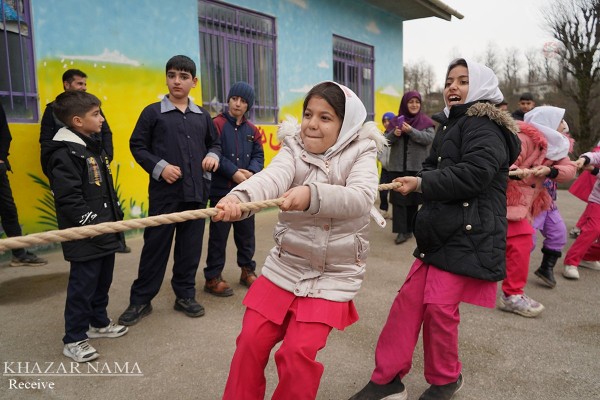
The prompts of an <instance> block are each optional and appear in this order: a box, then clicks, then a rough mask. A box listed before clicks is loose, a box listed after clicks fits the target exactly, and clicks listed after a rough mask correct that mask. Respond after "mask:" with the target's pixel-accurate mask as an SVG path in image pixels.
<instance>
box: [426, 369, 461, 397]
mask: <svg viewBox="0 0 600 400" xmlns="http://www.w3.org/2000/svg"><path fill="white" fill-rule="evenodd" d="M462 386H463V376H462V374H460V375H458V380H457V381H456V382H452V383H449V384H447V385H440V386H438V385H431V386H429V389H427V390H426V391H425V392H423V394H422V395H421V397H419V400H450V399H451V398H452V396H454V395H455V394H456V392H458V391H459V390H460V389H461V388H462Z"/></svg>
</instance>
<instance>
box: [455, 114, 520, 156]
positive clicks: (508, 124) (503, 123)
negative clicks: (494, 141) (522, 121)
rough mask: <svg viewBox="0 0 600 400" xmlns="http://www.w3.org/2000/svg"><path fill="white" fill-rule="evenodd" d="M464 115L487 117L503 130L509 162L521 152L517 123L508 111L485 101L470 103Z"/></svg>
mask: <svg viewBox="0 0 600 400" xmlns="http://www.w3.org/2000/svg"><path fill="white" fill-rule="evenodd" d="M466 115H468V116H471V117H487V118H489V119H490V120H492V121H493V122H494V123H495V124H496V125H498V126H499V127H500V129H501V130H502V132H504V137H505V139H506V146H507V148H508V155H509V164H513V163H514V162H515V161H516V159H517V157H519V153H520V152H521V141H520V140H519V137H518V136H517V133H518V132H519V125H517V122H516V121H515V120H514V119H513V118H512V117H511V116H510V114H509V113H508V111H502V110H500V109H499V108H497V107H496V106H495V105H493V104H490V103H487V102H476V103H474V104H472V105H471V106H470V107H469V108H468V110H467V113H466Z"/></svg>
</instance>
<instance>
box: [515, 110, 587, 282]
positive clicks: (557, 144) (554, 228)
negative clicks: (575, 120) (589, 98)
mask: <svg viewBox="0 0 600 400" xmlns="http://www.w3.org/2000/svg"><path fill="white" fill-rule="evenodd" d="M564 116H565V109H564V108H559V107H552V106H540V107H536V108H534V109H533V110H531V111H529V112H528V113H526V114H525V117H524V121H525V122H527V123H528V124H531V125H533V126H534V127H535V128H536V129H537V130H539V131H540V132H541V133H542V134H543V135H544V137H545V138H546V140H547V142H548V152H547V155H546V157H547V159H548V160H547V161H546V162H545V164H546V165H549V169H550V172H549V175H547V176H546V177H545V179H544V181H543V187H544V188H545V189H546V190H547V192H548V195H549V196H550V199H551V202H550V208H549V209H548V210H543V211H541V212H540V213H539V214H538V215H537V216H535V217H534V219H533V222H532V225H533V228H534V230H539V231H540V233H541V234H542V236H543V237H544V242H543V247H542V254H543V257H542V263H541V265H540V267H539V268H538V269H537V270H536V271H535V275H536V276H537V277H538V278H540V279H541V280H542V282H543V283H544V284H545V285H546V286H548V287H550V288H553V287H555V286H556V279H554V266H555V265H556V262H557V261H558V259H559V258H560V257H561V256H562V250H563V248H564V247H565V245H566V244H567V226H566V225H565V221H564V220H563V218H562V216H561V215H560V211H559V210H558V206H557V204H556V195H557V188H558V183H559V182H568V181H570V180H571V179H573V178H575V173H576V172H577V168H576V166H575V164H574V163H573V162H572V161H571V160H570V158H569V156H568V153H570V152H571V151H572V150H573V143H574V141H573V139H572V138H571V137H570V136H568V130H569V127H568V125H567V123H566V122H565V120H564ZM532 239H533V248H534V249H535V245H536V242H537V235H536V234H535V231H534V234H533V235H532ZM528 267H529V263H527V266H526V271H527V272H528V271H529V268H528ZM527 272H526V273H524V276H525V281H526V280H527Z"/></svg>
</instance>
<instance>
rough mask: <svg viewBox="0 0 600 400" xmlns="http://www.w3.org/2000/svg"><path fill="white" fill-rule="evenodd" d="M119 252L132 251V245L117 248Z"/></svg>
mask: <svg viewBox="0 0 600 400" xmlns="http://www.w3.org/2000/svg"><path fill="white" fill-rule="evenodd" d="M117 253H131V247H129V246H125V247H123V248H122V249H121V250H117Z"/></svg>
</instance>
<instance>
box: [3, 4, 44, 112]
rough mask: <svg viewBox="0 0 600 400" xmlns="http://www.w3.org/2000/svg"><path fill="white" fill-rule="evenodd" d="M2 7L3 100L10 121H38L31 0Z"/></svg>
mask: <svg viewBox="0 0 600 400" xmlns="http://www.w3.org/2000/svg"><path fill="white" fill-rule="evenodd" d="M0 7H1V9H0V102H1V103H2V107H3V108H4V111H6V115H7V117H8V120H9V121H12V122H33V121H37V119H38V109H37V107H38V106H37V97H38V96H37V92H36V89H35V64H34V62H33V40H32V32H31V11H30V0H0Z"/></svg>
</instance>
